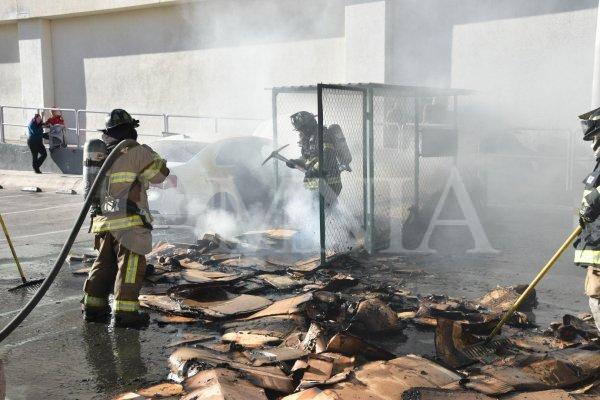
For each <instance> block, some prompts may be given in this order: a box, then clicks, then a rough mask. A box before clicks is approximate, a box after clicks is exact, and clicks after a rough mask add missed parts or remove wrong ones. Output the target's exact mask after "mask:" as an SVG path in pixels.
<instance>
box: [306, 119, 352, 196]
mask: <svg viewBox="0 0 600 400" xmlns="http://www.w3.org/2000/svg"><path fill="white" fill-rule="evenodd" d="M299 144H300V150H301V154H302V157H301V158H300V159H298V160H296V161H299V162H300V164H302V165H304V166H305V167H306V173H305V174H304V187H306V188H307V189H310V190H317V189H319V140H318V136H317V135H316V134H314V135H310V136H308V137H306V138H302V139H301V140H300V142H299ZM323 161H324V165H323V178H324V179H325V182H327V183H328V184H329V185H335V184H341V180H340V169H339V166H340V165H346V166H347V165H349V164H350V162H352V155H351V154H350V149H348V144H347V143H346V138H345V137H344V133H343V132H342V128H340V126H339V125H336V124H334V125H330V126H329V127H327V128H325V129H323Z"/></svg>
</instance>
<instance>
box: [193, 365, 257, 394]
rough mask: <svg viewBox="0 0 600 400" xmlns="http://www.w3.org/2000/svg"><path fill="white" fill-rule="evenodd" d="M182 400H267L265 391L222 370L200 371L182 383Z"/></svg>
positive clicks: (230, 372) (232, 372)
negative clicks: (184, 392) (183, 394)
mask: <svg viewBox="0 0 600 400" xmlns="http://www.w3.org/2000/svg"><path fill="white" fill-rule="evenodd" d="M184 387H185V391H186V392H187V393H188V394H187V395H186V396H184V397H182V400H267V396H266V395H265V391H264V389H262V388H259V387H256V386H254V385H253V384H252V383H250V382H248V381H247V380H245V379H243V378H242V376H241V375H240V374H239V373H237V372H235V371H231V370H228V369H224V368H216V369H211V370H206V371H200V372H199V373H197V374H196V375H194V376H193V377H191V378H188V379H186V381H185V382H184Z"/></svg>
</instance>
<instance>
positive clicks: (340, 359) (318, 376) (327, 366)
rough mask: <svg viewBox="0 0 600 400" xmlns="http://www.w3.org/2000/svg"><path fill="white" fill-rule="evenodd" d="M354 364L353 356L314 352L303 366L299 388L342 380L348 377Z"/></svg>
mask: <svg viewBox="0 0 600 400" xmlns="http://www.w3.org/2000/svg"><path fill="white" fill-rule="evenodd" d="M354 364H355V361H354V358H353V357H346V356H344V355H341V354H337V353H321V354H312V355H310V356H309V358H308V361H307V362H306V364H305V365H303V366H302V368H301V369H302V370H303V374H302V379H301V381H300V384H299V385H298V388H297V389H307V388H310V387H314V386H319V385H332V384H335V383H339V382H342V381H344V380H346V379H347V378H348V376H349V374H350V372H352V369H353V368H354ZM296 370H300V368H296Z"/></svg>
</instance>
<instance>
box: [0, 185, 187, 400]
mask: <svg viewBox="0 0 600 400" xmlns="http://www.w3.org/2000/svg"><path fill="white" fill-rule="evenodd" d="M82 203H83V198H82V196H80V195H62V194H55V193H43V192H42V193H25V192H20V191H7V190H0V213H1V214H2V216H3V217H4V220H5V222H6V225H7V226H8V229H9V231H10V234H11V237H12V239H13V242H14V245H15V248H16V252H17V255H18V256H19V259H20V261H21V264H22V266H23V268H24V270H25V273H26V275H27V277H28V278H30V279H35V278H41V277H44V276H45V275H46V274H47V272H48V271H49V270H50V269H51V268H52V265H53V263H54V261H55V260H56V257H57V255H58V253H59V252H60V249H61V247H62V245H63V243H64V241H65V240H66V238H67V236H68V234H69V232H70V230H71V228H72V225H73V223H74V222H75V219H76V217H77V214H78V213H79V210H80V207H81V205H82ZM87 230H88V223H87V221H86V223H85V224H84V226H83V228H82V229H81V232H80V234H79V236H78V238H77V241H76V243H75V244H74V246H73V249H72V251H71V252H72V253H75V254H83V253H93V249H92V235H91V234H89V233H87ZM159 235H160V233H159ZM81 267H82V265H81V264H75V265H69V264H68V263H65V265H64V267H63V269H62V271H61V272H60V274H59V276H58V277H57V279H56V281H55V282H54V284H53V285H52V286H51V288H50V290H49V291H48V293H47V294H46V296H45V297H44V298H43V299H42V301H41V302H40V305H38V307H37V308H36V309H35V310H34V311H33V312H32V313H31V314H30V315H29V317H27V319H26V320H25V321H24V323H23V324H22V325H21V326H20V327H19V328H18V329H17V330H16V331H15V332H14V333H13V334H12V335H11V336H9V337H8V338H7V339H6V340H5V341H4V342H2V344H1V345H0V360H2V362H3V364H4V368H3V369H4V374H5V380H6V386H7V388H6V396H7V398H8V399H14V400H18V399H28V400H29V399H65V398H69V399H105V398H110V397H112V396H113V395H114V394H117V393H120V392H123V391H125V390H127V389H129V388H137V387H139V386H140V385H144V384H145V383H150V382H155V381H159V380H162V379H164V378H165V377H166V375H167V372H168V371H167V366H166V358H167V356H168V353H167V352H166V350H165V349H164V344H165V343H166V342H167V341H168V340H170V338H171V336H172V335H173V333H174V331H175V332H176V331H177V328H173V327H165V328H162V327H158V326H157V325H156V324H154V325H153V326H152V328H151V329H148V330H145V331H141V332H139V331H136V330H131V329H114V328H110V327H107V326H106V325H103V324H85V323H83V321H82V318H81V311H80V300H81V298H82V291H81V289H82V285H83V281H84V277H81V276H74V275H73V274H72V271H73V270H75V269H78V268H81ZM0 271H1V273H0V277H1V278H0V325H2V326H4V325H5V324H6V323H7V322H8V321H9V320H10V319H11V318H12V317H14V315H15V314H16V313H17V311H18V310H19V309H21V307H22V306H23V305H24V304H25V303H26V302H27V300H28V299H29V298H30V297H31V294H32V291H30V290H20V291H19V292H17V293H14V292H8V291H7V290H8V289H9V288H11V287H13V286H16V285H18V284H19V283H20V282H21V281H20V279H19V275H18V273H17V270H16V267H15V264H14V262H13V260H12V257H11V255H10V251H9V249H8V246H7V243H6V240H4V236H3V235H0ZM0 370H1V368H0ZM1 381H2V379H1V378H0V382H1ZM0 393H1V391H0Z"/></svg>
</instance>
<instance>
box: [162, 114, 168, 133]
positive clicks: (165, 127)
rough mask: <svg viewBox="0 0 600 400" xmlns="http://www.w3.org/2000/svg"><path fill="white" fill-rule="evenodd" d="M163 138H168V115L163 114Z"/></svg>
mask: <svg viewBox="0 0 600 400" xmlns="http://www.w3.org/2000/svg"><path fill="white" fill-rule="evenodd" d="M163 136H169V114H163Z"/></svg>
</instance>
